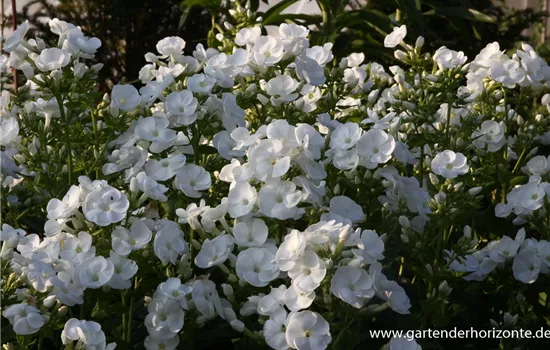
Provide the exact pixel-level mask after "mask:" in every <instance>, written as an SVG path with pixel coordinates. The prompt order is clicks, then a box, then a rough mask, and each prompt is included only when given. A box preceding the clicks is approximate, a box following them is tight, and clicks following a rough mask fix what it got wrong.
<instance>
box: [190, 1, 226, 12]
mask: <svg viewBox="0 0 550 350" xmlns="http://www.w3.org/2000/svg"><path fill="white" fill-rule="evenodd" d="M182 4H185V5H186V6H187V7H192V6H199V7H202V8H205V9H209V10H217V9H219V8H220V6H221V0H185V1H183V2H182Z"/></svg>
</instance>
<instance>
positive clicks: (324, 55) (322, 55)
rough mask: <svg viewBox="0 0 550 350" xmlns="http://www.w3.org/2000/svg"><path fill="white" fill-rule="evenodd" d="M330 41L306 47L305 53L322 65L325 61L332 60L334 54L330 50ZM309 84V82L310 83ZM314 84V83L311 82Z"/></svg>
mask: <svg viewBox="0 0 550 350" xmlns="http://www.w3.org/2000/svg"><path fill="white" fill-rule="evenodd" d="M331 49H332V43H326V44H324V45H323V46H313V47H310V48H309V49H306V51H305V55H306V56H307V57H309V58H311V59H313V60H314V61H315V62H317V63H318V64H319V65H320V66H321V67H324V66H325V65H326V64H327V63H329V62H330V61H332V59H333V58H334V56H333V55H332V52H331ZM310 84H311V83H310ZM312 85H315V84H312Z"/></svg>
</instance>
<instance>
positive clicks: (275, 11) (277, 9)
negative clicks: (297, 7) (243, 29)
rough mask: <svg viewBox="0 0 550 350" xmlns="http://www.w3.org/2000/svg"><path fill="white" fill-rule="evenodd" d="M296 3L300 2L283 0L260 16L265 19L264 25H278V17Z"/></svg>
mask: <svg viewBox="0 0 550 350" xmlns="http://www.w3.org/2000/svg"><path fill="white" fill-rule="evenodd" d="M296 2H298V0H283V1H281V2H280V3H278V4H277V5H275V6H273V7H272V8H270V9H269V10H267V11H266V12H264V13H261V14H260V15H261V16H262V18H263V21H262V24H263V25H267V24H272V23H277V22H276V21H275V20H276V18H277V16H279V15H281V12H283V11H284V10H285V9H286V8H287V7H289V6H290V5H292V4H294V3H296Z"/></svg>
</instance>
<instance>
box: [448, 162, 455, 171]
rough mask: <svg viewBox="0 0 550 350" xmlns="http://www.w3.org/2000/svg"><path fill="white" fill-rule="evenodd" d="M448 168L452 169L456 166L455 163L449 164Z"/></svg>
mask: <svg viewBox="0 0 550 350" xmlns="http://www.w3.org/2000/svg"><path fill="white" fill-rule="evenodd" d="M446 168H447V169H449V170H451V169H452V168H454V165H453V163H449V164H447V166H446Z"/></svg>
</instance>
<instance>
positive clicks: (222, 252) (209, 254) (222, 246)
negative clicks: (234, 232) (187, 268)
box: [195, 234, 233, 269]
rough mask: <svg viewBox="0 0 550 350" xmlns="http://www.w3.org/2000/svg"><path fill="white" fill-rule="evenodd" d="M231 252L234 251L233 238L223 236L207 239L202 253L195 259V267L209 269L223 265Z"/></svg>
mask: <svg viewBox="0 0 550 350" xmlns="http://www.w3.org/2000/svg"><path fill="white" fill-rule="evenodd" d="M231 250H233V237H231V236H230V235H227V234H226V235H221V236H218V237H216V238H214V239H212V240H210V239H205V240H204V242H203V243H202V247H201V250H200V252H199V253H198V254H197V256H196V257H195V265H197V266H198V267H200V268H201V269H207V268H210V267H212V266H215V265H220V264H223V263H224V262H225V260H227V258H228V257H229V254H230V253H231Z"/></svg>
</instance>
